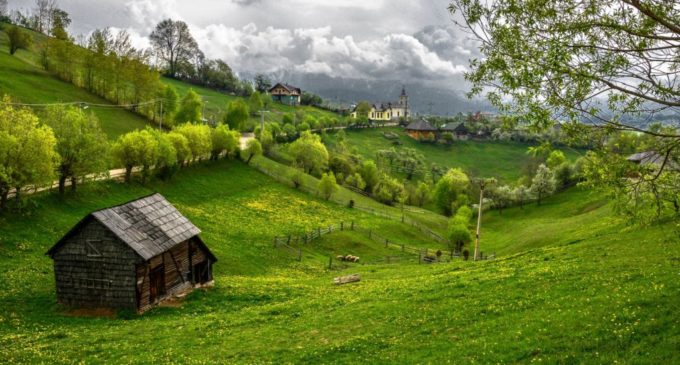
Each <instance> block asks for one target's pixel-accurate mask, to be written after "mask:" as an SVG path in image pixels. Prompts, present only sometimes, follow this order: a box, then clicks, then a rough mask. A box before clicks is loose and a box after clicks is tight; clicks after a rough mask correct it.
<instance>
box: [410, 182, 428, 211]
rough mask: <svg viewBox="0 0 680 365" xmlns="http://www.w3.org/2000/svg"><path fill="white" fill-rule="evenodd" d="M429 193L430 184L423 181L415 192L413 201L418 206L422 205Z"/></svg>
mask: <svg viewBox="0 0 680 365" xmlns="http://www.w3.org/2000/svg"><path fill="white" fill-rule="evenodd" d="M429 195H430V186H429V185H427V184H426V183H424V182H422V181H421V182H420V183H419V184H418V187H417V188H416V190H415V192H414V196H413V201H414V202H415V203H416V205H417V206H419V207H422V206H423V205H425V203H426V202H427V200H428V198H429Z"/></svg>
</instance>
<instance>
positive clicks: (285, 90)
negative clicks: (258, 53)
mask: <svg viewBox="0 0 680 365" xmlns="http://www.w3.org/2000/svg"><path fill="white" fill-rule="evenodd" d="M269 94H271V96H272V99H273V100H274V101H277V102H279V103H282V104H288V105H299V104H300V100H301V97H302V90H301V89H300V88H299V87H295V86H291V85H288V84H284V83H280V82H279V83H278V84H276V85H274V87H272V88H271V89H269Z"/></svg>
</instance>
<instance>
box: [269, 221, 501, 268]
mask: <svg viewBox="0 0 680 365" xmlns="http://www.w3.org/2000/svg"><path fill="white" fill-rule="evenodd" d="M345 230H349V231H355V232H360V233H363V234H365V235H366V236H367V237H368V238H369V239H370V240H373V241H375V242H378V243H381V244H384V245H385V247H386V248H394V249H397V250H400V251H402V252H404V253H406V254H407V256H385V258H384V259H383V258H381V259H377V260H372V261H369V262H365V261H363V262H361V263H362V264H375V263H388V264H389V263H403V262H406V261H409V262H410V261H415V259H416V258H417V262H418V263H424V262H427V263H435V262H449V261H452V260H453V259H459V258H461V257H462V256H461V253H460V252H456V251H453V250H441V249H430V248H419V247H413V246H409V245H406V244H404V243H400V242H396V241H394V240H390V239H388V238H385V237H384V236H382V235H381V234H380V233H379V231H377V230H375V229H372V228H365V227H361V226H359V225H358V224H357V223H355V222H354V221H352V222H349V223H346V222H340V223H338V224H331V225H329V226H324V227H317V228H315V229H313V230H311V231H309V232H306V233H303V234H300V235H287V236H276V237H274V240H273V243H274V248H283V249H284V251H285V252H287V253H289V254H291V255H292V256H294V257H296V259H297V260H298V261H302V246H303V245H307V244H311V243H312V242H313V241H314V240H317V239H319V238H321V237H323V236H325V235H327V234H331V233H333V232H338V231H345ZM495 257H496V255H495V253H494V254H492V255H490V256H484V253H483V252H482V253H480V258H481V259H482V260H488V259H494V258H495ZM334 260H335V259H334V258H333V256H331V257H329V261H328V268H329V269H330V268H333V267H337V266H334ZM342 266H343V267H347V266H348V265H346V264H344V262H343V264H342Z"/></svg>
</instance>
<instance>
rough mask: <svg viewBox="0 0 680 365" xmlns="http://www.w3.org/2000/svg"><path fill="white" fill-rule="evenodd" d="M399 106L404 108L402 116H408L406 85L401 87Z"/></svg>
mask: <svg viewBox="0 0 680 365" xmlns="http://www.w3.org/2000/svg"><path fill="white" fill-rule="evenodd" d="M399 106H401V107H402V108H404V116H405V117H408V116H409V114H410V113H409V108H408V95H406V86H402V87H401V95H400V96H399Z"/></svg>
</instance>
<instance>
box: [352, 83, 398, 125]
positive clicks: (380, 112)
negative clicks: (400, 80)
mask: <svg viewBox="0 0 680 365" xmlns="http://www.w3.org/2000/svg"><path fill="white" fill-rule="evenodd" d="M410 115H411V109H410V107H409V104H408V95H407V94H406V88H403V87H402V89H401V95H400V96H399V101H398V102H389V103H380V104H373V105H371V111H370V112H368V120H370V121H375V122H389V121H392V120H397V119H399V118H408V117H409V116H410ZM350 116H351V117H352V118H354V119H356V118H357V116H358V115H357V110H356V108H354V110H353V111H352V112H351V113H350Z"/></svg>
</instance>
